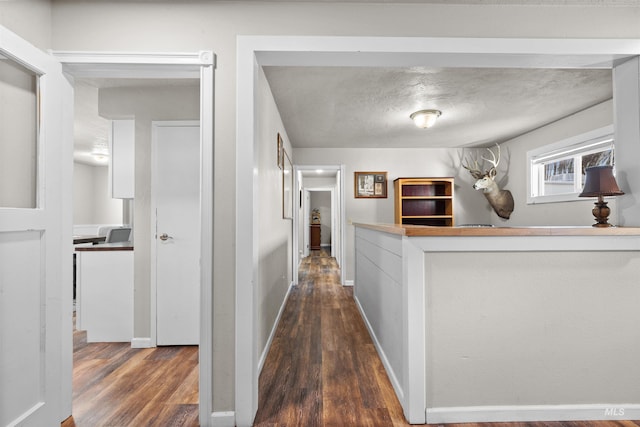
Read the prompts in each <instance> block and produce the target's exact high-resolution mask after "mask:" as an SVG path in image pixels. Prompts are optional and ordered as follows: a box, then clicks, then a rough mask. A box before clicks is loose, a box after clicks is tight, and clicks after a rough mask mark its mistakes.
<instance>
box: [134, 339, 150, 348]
mask: <svg viewBox="0 0 640 427" xmlns="http://www.w3.org/2000/svg"><path fill="white" fill-rule="evenodd" d="M153 347H155V345H154V344H153V342H152V340H151V338H150V337H147V338H133V339H132V340H131V348H153Z"/></svg>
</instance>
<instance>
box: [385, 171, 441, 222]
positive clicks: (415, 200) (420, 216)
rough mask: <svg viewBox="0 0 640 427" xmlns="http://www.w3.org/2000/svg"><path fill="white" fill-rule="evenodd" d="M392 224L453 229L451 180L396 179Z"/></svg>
mask: <svg viewBox="0 0 640 427" xmlns="http://www.w3.org/2000/svg"><path fill="white" fill-rule="evenodd" d="M394 189H395V223H396V224H413V225H430V226H439V227H452V226H453V178H397V179H396V180H394Z"/></svg>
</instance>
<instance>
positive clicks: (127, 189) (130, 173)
mask: <svg viewBox="0 0 640 427" xmlns="http://www.w3.org/2000/svg"><path fill="white" fill-rule="evenodd" d="M109 146H110V150H111V157H110V158H109V159H110V160H109V175H110V184H111V197H112V198H114V199H133V196H134V192H135V190H134V184H135V178H134V177H135V121H134V120H112V121H111V132H110V133H109Z"/></svg>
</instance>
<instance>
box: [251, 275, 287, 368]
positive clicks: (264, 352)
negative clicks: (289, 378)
mask: <svg viewBox="0 0 640 427" xmlns="http://www.w3.org/2000/svg"><path fill="white" fill-rule="evenodd" d="M293 285H294V283H293V282H291V283H289V289H287V294H286V295H285V296H284V299H283V300H282V304H280V310H278V315H277V316H276V320H275V322H273V326H272V327H271V332H270V333H269V339H268V340H267V344H266V345H265V346H264V349H263V350H262V354H261V355H260V361H259V362H258V375H259V374H260V372H262V367H263V366H264V361H265V360H266V358H267V354H269V349H270V348H271V342H272V341H273V337H274V336H275V334H276V329H277V328H278V324H279V323H280V317H282V312H283V311H284V306H285V305H286V304H287V300H288V299H289V294H290V293H291V288H292V287H293Z"/></svg>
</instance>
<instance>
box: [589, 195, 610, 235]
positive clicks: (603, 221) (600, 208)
mask: <svg viewBox="0 0 640 427" xmlns="http://www.w3.org/2000/svg"><path fill="white" fill-rule="evenodd" d="M594 205H595V208H593V210H592V211H591V212H592V213H593V216H594V217H595V218H596V223H595V224H593V225H592V226H593V227H613V225H611V224H609V223H608V222H607V220H608V219H609V214H610V213H611V209H609V206H607V202H605V201H604V199H603V197H602V196H598V201H597V202H595V203H594Z"/></svg>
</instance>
